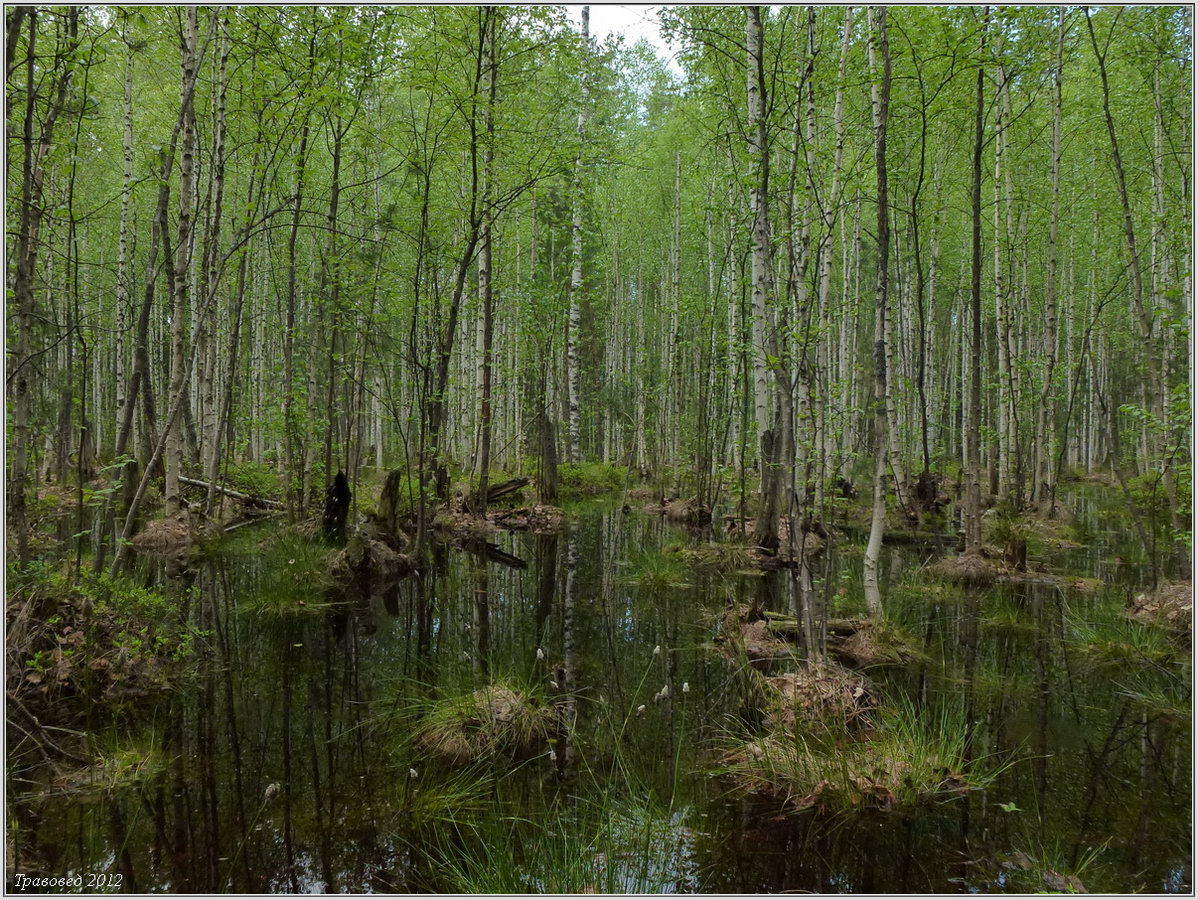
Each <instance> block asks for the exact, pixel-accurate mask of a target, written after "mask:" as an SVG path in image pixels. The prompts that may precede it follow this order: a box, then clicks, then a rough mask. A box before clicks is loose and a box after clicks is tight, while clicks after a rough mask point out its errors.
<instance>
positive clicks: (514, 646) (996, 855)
mask: <svg viewBox="0 0 1198 900" xmlns="http://www.w3.org/2000/svg"><path fill="white" fill-rule="evenodd" d="M520 502H524V501H520ZM515 504H516V501H515V500H513V501H512V502H511V503H509V504H508V505H509V507H511V509H515V510H517V512H515V513H512V512H511V511H510V510H509V511H508V512H507V513H502V512H501V513H500V514H498V515H493V516H492V519H493V520H496V519H497V520H498V525H495V524H494V523H493V524H492V525H491V526H488V527H486V528H483V529H475V531H470V529H468V528H465V527H464V525H463V521H464V520H462V521H458V522H456V524H455V522H454V521H453V519H452V516H447V517H446V518H445V519H444V520H443V521H442V523H441V524H442V526H443V530H444V531H445V532H446V533H447V534H448V535H450V537H451V538H452V539H449V538H447V539H446V540H445V541H444V542H442V543H441V544H440V545H439V547H438V549H437V550H436V552H435V553H434V554H433V557H432V560H431V562H430V563H427V564H423V565H414V564H413V561H412V560H410V559H408V558H407V557H406V556H405V555H404V554H403V553H402V548H401V549H400V550H395V549H392V550H389V551H388V552H389V553H391V556H385V557H380V558H378V559H376V558H375V557H373V556H371V555H370V554H371V552H373V551H371V549H370V545H369V544H362V543H361V540H362V539H361V538H360V537H359V538H356V537H353V536H351V537H350V539H349V545H348V547H347V548H346V549H345V550H339V549H338V548H337V547H335V546H331V545H329V544H327V543H325V542H323V541H321V540H320V539H319V538H317V537H315V536H314V535H313V534H312V533H310V532H311V531H312V530H311V529H310V530H309V531H304V530H302V529H297V528H294V527H290V526H286V525H284V524H283V523H282V520H281V519H279V518H274V517H272V516H271V515H269V514H266V515H264V516H263V517H265V518H267V519H268V521H263V522H259V523H256V524H254V525H253V527H244V528H242V527H234V528H230V527H228V526H229V523H222V524H223V525H224V530H222V529H221V528H213V529H211V530H210V532H209V533H207V534H206V535H205V537H204V539H203V540H202V541H200V542H199V544H200V545H201V547H200V549H199V550H198V551H197V552H191V553H188V554H185V555H183V556H179V555H175V556H173V557H172V556H170V554H167V556H166V557H164V556H163V555H162V554H161V553H157V554H155V553H151V552H146V553H141V554H139V555H138V557H137V561H136V565H135V576H134V577H132V578H128V579H120V580H112V579H98V580H94V581H86V582H80V583H78V584H75V583H72V582H71V581H70V580H69V578H68V576H67V574H65V571H66V570H65V569H64V568H55V567H54V566H52V565H47V566H46V567H45V571H42V572H40V573H38V579H39V580H38V581H37V582H36V585H37V586H36V587H31V586H26V587H20V586H19V587H18V589H17V590H10V595H9V599H8V626H9V646H10V651H11V648H12V647H13V646H21V647H24V648H30V649H28V651H27V652H22V653H20V654H18V655H16V657H15V658H14V654H13V653H12V652H10V653H9V666H8V673H7V677H8V696H9V718H8V747H9V756H8V785H9V787H8V796H7V815H8V840H9V846H8V847H7V854H6V855H7V859H8V861H9V871H8V873H7V879H8V883H9V885H10V888H11V887H12V886H13V885H14V879H15V878H16V877H17V876H18V875H19V874H24V875H28V876H43V877H44V876H54V877H63V876H70V877H76V876H78V877H81V878H82V877H89V878H94V877H95V876H94V873H103V874H104V878H103V880H101V881H93V883H92V884H91V885H90V886H86V885H84V886H80V887H77V888H71V887H68V888H67V890H71V889H80V890H84V889H86V890H92V891H94V890H108V891H136V892H159V891H171V892H186V891H200V892H227V891H237V892H251V893H252V892H281V891H292V892H294V891H305V892H311V891H318V892H319V891H326V892H338V891H342V892H345V891H352V892H423V891H441V892H444V891H453V892H521V891H534V892H614V893H619V892H645V893H651V892H662V891H677V892H728V893H741V892H759V891H768V892H774V891H818V892H870V893H889V892H1036V891H1080V890H1089V891H1091V892H1096V891H1111V892H1130V891H1147V892H1179V893H1186V892H1189V891H1191V890H1192V884H1193V879H1192V859H1191V856H1190V847H1191V835H1192V823H1191V821H1190V808H1191V790H1192V778H1191V773H1192V749H1191V748H1192V733H1191V665H1192V663H1191V648H1190V631H1191V621H1190V617H1191V612H1190V610H1191V593H1190V587H1189V585H1188V584H1182V585H1169V584H1168V583H1167V582H1165V581H1164V580H1162V581H1161V583H1160V584H1159V585H1155V586H1154V584H1153V576H1152V569H1153V566H1152V561H1151V560H1150V559H1148V558H1147V557H1146V556H1145V554H1144V551H1143V550H1142V549H1141V544H1140V542H1139V541H1138V539H1137V537H1136V535H1135V532H1134V529H1133V528H1132V524H1131V523H1130V522H1129V521H1128V519H1127V513H1126V510H1125V507H1123V506H1122V504H1121V500H1120V499H1119V497H1118V496H1117V495H1116V493H1115V491H1114V489H1112V488H1110V487H1108V486H1105V485H1101V484H1086V483H1074V484H1071V485H1069V486H1068V489H1067V491H1066V492H1065V493H1064V494H1063V496H1062V498H1061V511H1062V513H1061V516H1060V517H1059V518H1058V519H1056V520H1054V521H1051V522H1045V521H1040V520H1026V519H1025V520H1016V519H1011V518H1006V519H1004V518H1001V517H998V516H992V517H990V519H989V520H988V525H987V529H988V531H987V540H988V542H989V543H990V544H991V545H992V551H991V552H992V556H993V559H994V566H995V572H996V573H997V574H998V575H999V576H1000V577H998V578H997V579H996V580H991V579H985V580H986V581H988V582H989V583H986V584H966V583H963V581H969V579H962V578H960V577H956V575H955V574H954V572H952V571H951V566H948V568H946V563H945V560H951V559H952V558H954V557H955V556H956V554H957V552H958V550H957V547H956V539H955V537H954V536H953V535H951V534H949V533H948V531H949V530H951V529H950V528H949V526H945V525H944V524H943V523H941V527H940V528H939V529H938V530H936V533H935V534H930V533H929V531H930V530H929V529H926V528H925V529H922V530H920V531H918V532H912V531H910V530H908V529H904V528H902V527H896V528H894V529H893V530H892V531H891V532H890V533H888V540H887V542H886V544H885V545H884V548H883V557H882V566H881V568H882V579H883V584H882V586H883V599H884V603H885V610H886V614H885V617H884V618H883V619H880V620H877V621H871V620H869V619H867V618H866V617H865V606H864V599H863V586H862V575H861V568H862V566H861V561H862V548H863V545H864V543H865V535H864V534H863V533H862V531H861V529H860V527H859V526H860V524H861V520H862V516H863V515H867V512H866V511H865V510H863V509H858V508H857V505H855V504H853V503H851V502H848V501H846V502H845V503H843V504H842V509H841V510H840V513H841V515H840V521H839V522H833V523H831V524H832V527H829V528H828V529H826V530H825V532H824V533H823V534H822V535H815V534H812V535H811V542H810V543H809V544H807V545H806V548H807V554H806V555H805V559H806V561H807V564H806V565H805V566H802V565H784V566H781V567H763V565H762V564H761V562H762V561H761V559H760V558H758V555H757V554H755V553H754V552H753V551H751V550H750V549H749V548H748V547H747V546H746V542H745V540H744V527H743V522H739V523H738V520H737V517H736V516H735V515H733V513H734V512H735V511H734V510H718V511H717V512H719V513H721V515H716V516H714V517H710V518H711V521H707V522H701V521H697V518H698V517H696V516H694V515H693V510H689V509H688V508H687V507H686V505H685V503H682V502H681V501H676V500H674V501H671V500H670V499H669V498H667V497H664V496H662V497H658V496H656V495H652V494H651V493H649V494H646V493H645V492H642V493H640V494H637V493H634V492H631V491H628V490H623V489H612V490H609V491H607V492H605V493H601V494H598V495H597V496H593V497H589V498H586V499H580V500H575V501H572V502H568V503H564V504H563V507H562V509H561V510H557V509H555V508H551V507H544V506H536V505H531V506H530V505H525V506H519V505H515ZM671 504H673V506H672V507H671ZM723 513H727V515H723ZM505 516H506V518H505ZM713 522H714V524H713ZM505 525H506V526H509V527H512V528H518V529H520V530H517V531H512V530H505V528H504V526H505ZM351 531H352V529H351ZM467 532H468V533H467ZM476 532H477V533H476ZM163 540H164V541H165V542H166V544H169V543H170V541H169V540H168V539H167V538H165V537H164V538H163ZM355 541H357V542H358V543H355ZM145 543H146V542H145V541H144V540H143V544H145ZM141 549H143V550H154V549H155V548H154V547H150V546H143V547H142V548H141ZM158 549H161V548H158ZM380 552H381V551H380ZM338 554H340V556H338ZM355 554H357V555H355ZM380 559H381V561H380ZM372 565H373V568H371V566H372ZM339 566H340V568H338V567H339ZM363 567H365V569H364V568H363ZM366 569H369V573H368V576H369V577H363V578H357V577H355V576H353V575H352V574H347V573H352V572H361V571H366ZM339 573H340V574H339ZM957 574H959V573H957ZM30 584H33V582H30ZM14 642H17V643H15V644H14Z"/></svg>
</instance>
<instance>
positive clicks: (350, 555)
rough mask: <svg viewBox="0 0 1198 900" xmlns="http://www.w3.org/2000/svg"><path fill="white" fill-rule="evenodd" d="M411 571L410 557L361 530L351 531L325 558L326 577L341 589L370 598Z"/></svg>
mask: <svg viewBox="0 0 1198 900" xmlns="http://www.w3.org/2000/svg"><path fill="white" fill-rule="evenodd" d="M411 571H412V561H411V559H410V558H409V557H408V556H406V555H405V554H403V553H399V552H398V551H396V550H393V549H392V548H391V547H390V546H388V545H387V544H386V543H384V542H383V541H382V540H379V539H378V538H377V537H374V536H372V535H370V534H367V533H365V532H355V534H354V535H353V536H352V537H351V538H350V540H349V543H348V544H346V545H345V549H344V550H342V551H341V552H339V553H338V554H337V555H336V556H334V557H333V558H332V559H331V560H329V579H330V580H331V581H332V582H333V585H334V586H335V587H336V588H337V589H339V590H341V591H343V592H351V591H352V592H355V593H357V594H358V595H359V596H360V597H366V598H369V597H372V596H374V595H375V594H377V593H379V592H381V591H382V590H383V588H385V587H386V586H387V585H390V584H394V583H395V582H396V581H398V580H400V579H401V578H403V577H405V576H406V575H407V574H408V573H409V572H411Z"/></svg>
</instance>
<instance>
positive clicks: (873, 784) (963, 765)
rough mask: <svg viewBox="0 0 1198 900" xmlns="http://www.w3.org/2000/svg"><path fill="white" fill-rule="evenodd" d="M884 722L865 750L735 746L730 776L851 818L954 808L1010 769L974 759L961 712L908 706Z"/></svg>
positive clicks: (760, 742) (779, 738)
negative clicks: (938, 805)
mask: <svg viewBox="0 0 1198 900" xmlns="http://www.w3.org/2000/svg"><path fill="white" fill-rule="evenodd" d="M877 721H878V725H877V729H876V731H875V732H874V733H873V735H872V739H870V740H867V741H859V742H850V741H847V740H845V739H844V738H843V737H842V738H841V739H840V740H836V739H835V738H827V739H819V740H817V739H815V738H814V736H813V735H810V734H803V733H801V732H785V731H774V732H772V733H770V734H768V735H766V736H765V737H763V738H760V739H757V740H752V741H746V742H742V743H740V744H739V745H737V746H734V747H733V748H732V749H731V751H730V752H729V753H727V754H726V755H725V757H724V761H725V765H724V768H723V769H722V771H723V772H724V773H726V774H728V775H730V776H731V777H732V779H733V780H734V781H735V782H736V783H737V784H738V786H739V787H740V788H741V789H742V790H745V791H747V792H749V793H758V794H765V795H767V796H772V797H774V798H777V799H780V800H784V801H785V802H786V803H787V804H788V805H789V806H791V807H792V808H797V809H805V808H808V807H817V808H820V809H822V810H825V811H827V812H832V813H841V814H843V813H850V812H853V811H855V810H859V809H863V808H882V809H891V808H896V807H906V806H912V805H915V804H919V803H925V802H932V801H945V800H951V799H953V798H954V797H957V796H960V795H962V794H964V793H966V792H968V791H971V790H977V789H980V788H985V787H987V786H988V785H989V784H990V783H992V782H993V780H994V779H995V778H996V777H997V775H998V774H999V773H1000V771H1001V770H1002V769H1003V768H1005V766H1000V765H996V764H995V763H994V761H993V760H969V759H968V757H967V755H966V748H967V742H968V738H969V733H970V725H969V724H968V723H967V721H966V718H965V712H964V709H963V708H962V707H961V706H960V705H959V704H952V703H945V704H944V705H942V706H941V707H939V709H937V710H935V711H932V712H930V713H922V712H920V710H918V709H917V708H916V707H915V705H914V704H913V703H911V702H910V701H908V700H905V699H904V700H901V701H899V702H898V703H897V704H893V705H891V706H889V707H885V708H883V709H881V710H880V711H879V713H878V715H877Z"/></svg>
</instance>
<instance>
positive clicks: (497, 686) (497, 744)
mask: <svg viewBox="0 0 1198 900" xmlns="http://www.w3.org/2000/svg"><path fill="white" fill-rule="evenodd" d="M555 717H556V712H555V710H554V708H553V706H552V705H550V704H549V703H548V702H547V701H546V699H545V696H544V694H543V692H542V691H541V690H540V688H538V687H535V686H530V685H524V684H520V683H518V682H516V681H513V680H507V679H498V680H496V681H494V682H492V683H491V684H489V685H486V686H484V687H481V688H479V689H477V690H469V691H465V692H462V693H455V694H449V695H446V696H443V697H441V698H439V699H437V700H434V701H431V702H430V703H429V704H428V706H427V709H426V711H425V712H424V714H423V716H421V718H420V721H419V724H417V725H416V738H417V744H418V745H419V746H420V747H421V748H423V749H424V750H426V751H428V752H429V753H431V754H432V755H434V756H436V757H441V758H443V759H446V760H448V761H450V762H453V763H457V764H467V763H470V762H475V761H478V760H481V759H486V758H489V757H494V756H497V755H517V754H525V753H529V752H533V751H534V750H535V749H536V748H538V747H546V748H547V747H548V742H549V736H550V734H551V732H552V729H553V726H554V722H555Z"/></svg>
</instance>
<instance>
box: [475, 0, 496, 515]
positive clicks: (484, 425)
mask: <svg viewBox="0 0 1198 900" xmlns="http://www.w3.org/2000/svg"><path fill="white" fill-rule="evenodd" d="M497 15H498V8H497V7H494V6H488V7H484V9H483V32H484V34H483V53H484V60H483V68H484V71H485V73H486V84H487V87H486V91H487V100H486V104H485V105H484V106H483V130H484V132H485V133H486V138H485V140H486V144H485V147H484V149H483V199H482V205H483V222H482V237H481V243H480V248H479V265H478V290H479V293H480V294H481V295H482V306H483V322H482V326H483V328H482V330H483V345H482V398H481V413H480V416H479V431H480V434H479V465H478V468H479V473H478V496H477V501H476V504H477V505H476V511H477V512H478V514H479V515H480V516H486V514H487V488H488V483H489V481H490V477H491V368H492V364H491V341H492V332H493V330H494V290H495V288H494V278H493V277H492V273H491V265H492V260H491V239H492V234H491V232H492V227H493V224H494V220H495V213H494V210H493V209H492V208H491V196H492V192H493V191H494V180H495V82H496V72H495V68H496V65H497V60H496V56H495V30H496V27H497V23H496V21H495V20H496V16H497Z"/></svg>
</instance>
